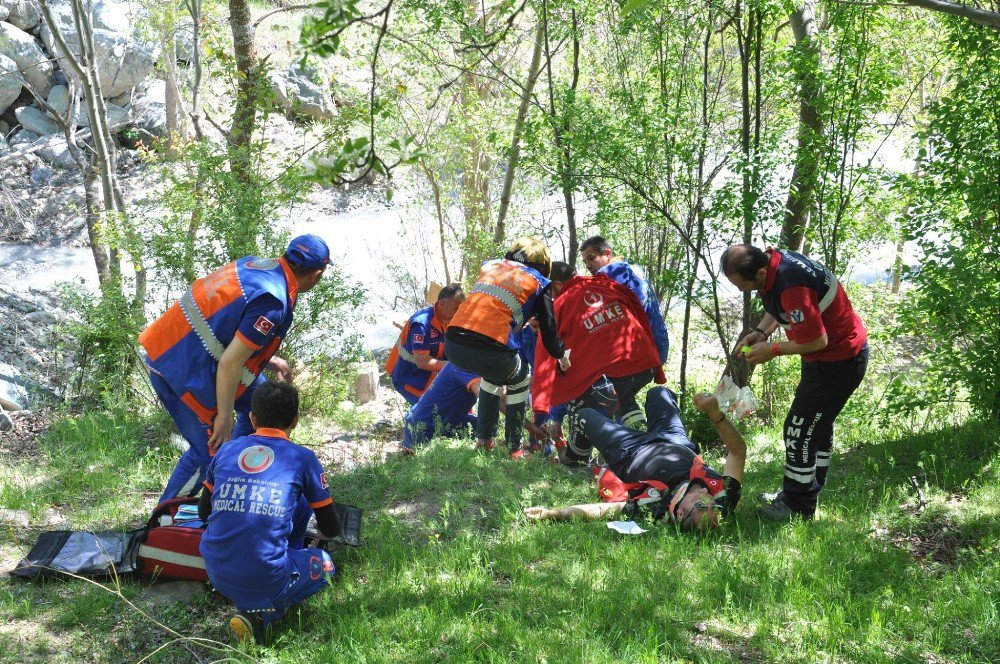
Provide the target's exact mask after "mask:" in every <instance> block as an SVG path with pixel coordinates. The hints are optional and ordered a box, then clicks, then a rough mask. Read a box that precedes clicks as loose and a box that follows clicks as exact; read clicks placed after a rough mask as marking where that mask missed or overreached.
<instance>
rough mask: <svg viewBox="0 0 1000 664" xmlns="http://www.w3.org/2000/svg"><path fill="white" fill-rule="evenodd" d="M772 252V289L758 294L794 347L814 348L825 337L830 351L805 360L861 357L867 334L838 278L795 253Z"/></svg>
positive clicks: (769, 280)
mask: <svg viewBox="0 0 1000 664" xmlns="http://www.w3.org/2000/svg"><path fill="white" fill-rule="evenodd" d="M767 253H768V255H769V256H770V258H771V261H770V263H769V264H768V267H767V285H766V286H765V287H764V288H763V289H761V290H760V291H758V296H759V297H760V300H761V302H762V303H763V304H764V310H765V311H766V312H767V313H769V314H771V316H773V317H774V319H775V320H776V321H778V324H779V325H780V326H781V327H782V328H783V329H784V330H785V334H786V335H787V337H788V339H789V340H790V341H794V342H795V343H800V344H804V343H809V342H810V341H815V340H816V339H818V338H819V337H821V336H822V335H823V333H824V332H825V333H826V336H827V339H828V342H827V346H826V348H824V349H822V350H818V351H816V352H814V353H808V354H805V355H803V356H802V359H803V361H805V362H816V361H819V362H838V361H840V360H847V359H850V358H852V357H854V356H856V355H857V354H858V353H859V352H861V349H862V348H864V346H865V343H866V342H867V340H868V334H867V332H866V331H865V326H864V323H862V322H861V318H859V317H858V315H857V314H856V313H855V312H854V308H853V307H852V306H851V302H850V300H848V299H847V294H846V293H845V292H844V287H843V286H841V285H840V282H839V281H838V280H837V278H836V277H835V276H834V275H833V273H832V272H830V270H828V269H827V268H826V267H825V266H823V265H821V264H820V263H817V262H816V261H814V260H812V259H809V258H806V257H805V256H803V255H802V254H799V253H796V252H794V251H787V250H781V251H778V250H775V249H768V250H767Z"/></svg>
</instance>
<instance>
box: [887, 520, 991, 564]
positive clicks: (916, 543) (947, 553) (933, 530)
mask: <svg viewBox="0 0 1000 664" xmlns="http://www.w3.org/2000/svg"><path fill="white" fill-rule="evenodd" d="M883 532H884V537H885V539H887V540H888V541H889V542H891V543H892V544H893V546H895V547H897V548H900V549H902V550H903V551H906V552H907V553H909V554H910V556H911V557H912V558H913V559H914V560H915V561H917V562H918V563H920V564H921V565H931V564H937V565H944V566H946V567H953V566H955V565H956V564H958V559H959V554H960V553H961V552H962V550H964V549H968V548H972V547H978V546H979V537H977V536H976V535H974V534H972V533H969V532H966V531H965V530H963V528H962V527H961V525H960V524H958V523H956V522H955V520H954V519H953V518H952V517H951V516H950V515H949V514H946V513H940V514H935V515H934V516H932V517H929V518H927V519H926V520H924V521H921V522H919V523H917V524H915V525H914V526H912V527H911V528H908V529H906V530H902V529H895V530H887V531H883Z"/></svg>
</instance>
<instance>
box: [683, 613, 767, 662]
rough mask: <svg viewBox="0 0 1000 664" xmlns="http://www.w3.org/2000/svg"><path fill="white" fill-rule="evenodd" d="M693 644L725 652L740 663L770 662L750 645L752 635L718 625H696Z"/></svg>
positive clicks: (709, 623) (692, 639)
mask: <svg viewBox="0 0 1000 664" xmlns="http://www.w3.org/2000/svg"><path fill="white" fill-rule="evenodd" d="M693 630H694V632H695V634H694V636H693V637H692V638H691V642H692V643H693V644H694V645H696V646H698V647H699V648H704V649H706V650H712V651H714V652H725V653H728V654H730V655H732V656H733V657H735V658H736V659H737V660H738V661H740V662H746V663H748V664H757V663H758V662H766V661H768V660H767V658H766V657H764V655H763V654H762V653H761V652H760V651H759V650H757V649H756V648H754V647H753V646H751V645H750V635H749V634H740V633H737V632H734V631H732V630H731V629H728V628H726V627H724V626H722V625H720V624H718V623H715V622H708V623H703V622H702V623H696V624H695V625H694V626H693Z"/></svg>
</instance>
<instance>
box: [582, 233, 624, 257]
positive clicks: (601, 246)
mask: <svg viewBox="0 0 1000 664" xmlns="http://www.w3.org/2000/svg"><path fill="white" fill-rule="evenodd" d="M587 249H596V250H597V251H599V252H601V253H603V252H604V251H611V253H614V252H615V249H614V247H612V246H611V243H610V242H608V241H607V240H606V239H604V238H603V237H601V236H600V235H595V236H594V237H588V238H587V239H586V240H584V241H583V244H581V245H580V253H581V254H582V253H583V252H584V251H586V250H587Z"/></svg>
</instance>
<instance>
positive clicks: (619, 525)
mask: <svg viewBox="0 0 1000 664" xmlns="http://www.w3.org/2000/svg"><path fill="white" fill-rule="evenodd" d="M608 528H610V529H611V530H614V531H615V532H618V533H621V534H622V535H641V534H643V533H644V532H646V531H645V530H643V529H642V528H640V527H639V524H637V523H636V522H635V521H609V522H608Z"/></svg>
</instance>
